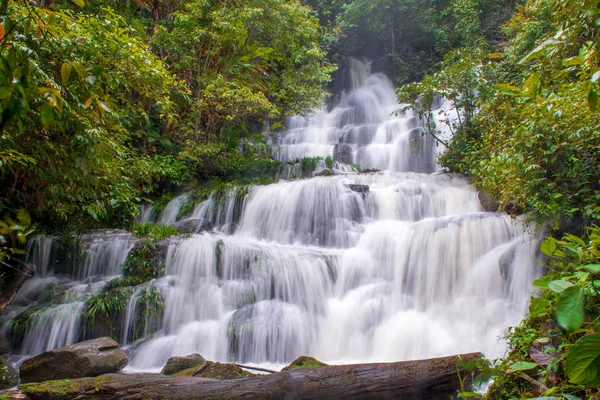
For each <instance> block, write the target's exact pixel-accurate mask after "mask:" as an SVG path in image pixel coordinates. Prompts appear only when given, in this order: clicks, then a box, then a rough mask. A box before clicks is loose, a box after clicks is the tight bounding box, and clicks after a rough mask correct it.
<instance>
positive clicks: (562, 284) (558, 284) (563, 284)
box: [548, 279, 573, 293]
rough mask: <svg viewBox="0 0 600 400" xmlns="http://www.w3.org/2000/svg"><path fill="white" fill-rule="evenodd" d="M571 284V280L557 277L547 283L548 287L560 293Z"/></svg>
mask: <svg viewBox="0 0 600 400" xmlns="http://www.w3.org/2000/svg"><path fill="white" fill-rule="evenodd" d="M572 286H573V284H572V283H571V282H568V281H565V280H562V279H558V280H555V281H551V282H549V283H548V289H550V290H552V291H553V292H556V293H562V292H563V291H564V290H565V289H568V288H570V287H572Z"/></svg>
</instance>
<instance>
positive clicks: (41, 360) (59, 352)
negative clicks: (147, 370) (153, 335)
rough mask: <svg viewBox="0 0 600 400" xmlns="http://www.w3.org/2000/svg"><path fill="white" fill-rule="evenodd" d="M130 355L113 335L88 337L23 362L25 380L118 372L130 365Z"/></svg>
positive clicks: (37, 380) (22, 370)
mask: <svg viewBox="0 0 600 400" xmlns="http://www.w3.org/2000/svg"><path fill="white" fill-rule="evenodd" d="M127 361H128V360H127V355H126V354H125V352H124V351H123V350H122V349H120V348H119V344H118V343H117V342H115V341H114V340H113V339H111V338H107V337H103V338H99V339H94V340H88V341H86V342H81V343H77V344H73V345H71V346H67V347H63V348H61V349H56V350H52V351H47V352H45V353H42V354H40V355H38V356H35V357H32V358H30V359H28V360H25V362H24V363H23V364H22V365H21V382H22V383H27V382H43V381H50V380H56V379H73V378H83V377H93V376H98V375H102V374H108V373H111V372H117V371H119V370H121V369H123V368H125V366H126V365H127Z"/></svg>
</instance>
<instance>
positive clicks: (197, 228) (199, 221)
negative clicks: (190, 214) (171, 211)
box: [173, 218, 213, 233]
mask: <svg viewBox="0 0 600 400" xmlns="http://www.w3.org/2000/svg"><path fill="white" fill-rule="evenodd" d="M173 226H174V227H175V229H177V230H178V231H179V232H181V233H200V232H206V231H210V230H212V229H213V225H212V224H211V223H210V221H208V220H206V219H204V218H188V219H182V220H181V221H177V222H176V223H175V224H174V225H173Z"/></svg>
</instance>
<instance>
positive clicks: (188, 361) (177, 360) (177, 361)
mask: <svg viewBox="0 0 600 400" xmlns="http://www.w3.org/2000/svg"><path fill="white" fill-rule="evenodd" d="M205 364H206V360H205V359H204V357H202V356H201V355H200V354H190V355H188V356H185V357H171V358H169V361H167V364H166V365H165V366H164V368H163V369H162V371H160V373H161V374H163V375H175V374H176V373H178V372H181V371H184V370H186V369H190V368H198V367H203V366H204V365H205Z"/></svg>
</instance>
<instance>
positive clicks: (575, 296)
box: [556, 286, 585, 332]
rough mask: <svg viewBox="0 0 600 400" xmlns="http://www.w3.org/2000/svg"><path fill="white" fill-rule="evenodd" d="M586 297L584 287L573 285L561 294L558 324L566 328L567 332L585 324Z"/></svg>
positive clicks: (557, 311) (557, 314)
mask: <svg viewBox="0 0 600 400" xmlns="http://www.w3.org/2000/svg"><path fill="white" fill-rule="evenodd" d="M584 298H585V292H584V291H583V288H581V287H578V286H571V287H569V288H567V289H565V290H564V291H563V292H562V293H561V294H560V297H559V303H558V307H557V309H556V316H557V319H558V324H559V325H560V326H562V327H563V328H565V329H566V330H567V332H574V331H576V330H577V329H579V328H580V327H581V325H583V318H584V316H585V314H584V310H583V300H584Z"/></svg>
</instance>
